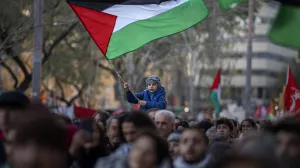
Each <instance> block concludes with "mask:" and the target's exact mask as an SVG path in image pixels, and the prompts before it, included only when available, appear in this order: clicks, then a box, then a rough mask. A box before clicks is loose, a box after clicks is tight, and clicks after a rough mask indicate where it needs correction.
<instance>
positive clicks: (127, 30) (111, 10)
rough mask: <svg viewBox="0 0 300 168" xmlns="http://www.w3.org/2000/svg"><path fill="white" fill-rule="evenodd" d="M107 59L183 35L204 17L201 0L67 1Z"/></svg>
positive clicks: (206, 11) (206, 13)
mask: <svg viewBox="0 0 300 168" xmlns="http://www.w3.org/2000/svg"><path fill="white" fill-rule="evenodd" d="M68 3H69V5H70V6H71V7H72V9H73V10H74V12H75V13H76V14H77V16H78V17H79V19H80V20H81V22H82V23H83V25H84V26H85V28H86V29H87V31H88V32H89V33H90V35H91V36H92V38H93V39H94V41H95V43H96V44H97V45H98V47H99V48H100V50H101V51H102V53H103V54H104V55H105V56H106V58H107V59H114V58H117V57H119V56H121V55H123V54H125V53H127V52H130V51H134V50H136V49H138V48H139V47H142V46H143V45H145V44H146V43H148V42H150V41H153V40H155V39H158V38H161V37H165V36H169V35H172V34H175V33H178V32H180V31H183V30H185V29H187V28H189V27H191V26H193V25H195V24H197V23H198V22H200V21H202V20H204V19H205V18H206V16H207V15H208V9H207V7H206V5H205V3H204V2H203V0H68Z"/></svg>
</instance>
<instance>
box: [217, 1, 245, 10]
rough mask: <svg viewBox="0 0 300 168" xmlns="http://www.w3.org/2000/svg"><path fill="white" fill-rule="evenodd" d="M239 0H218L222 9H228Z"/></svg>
mask: <svg viewBox="0 0 300 168" xmlns="http://www.w3.org/2000/svg"><path fill="white" fill-rule="evenodd" d="M240 1H241V0H219V4H220V6H221V8H222V9H225V10H227V9H229V8H232V7H234V6H235V5H237V4H238V3H239V2H240Z"/></svg>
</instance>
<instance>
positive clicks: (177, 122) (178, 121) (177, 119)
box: [174, 117, 182, 130]
mask: <svg viewBox="0 0 300 168" xmlns="http://www.w3.org/2000/svg"><path fill="white" fill-rule="evenodd" d="M181 121H182V120H181V119H180V118H179V117H175V122H174V130H176V129H177V128H178V126H179V124H180V123H181Z"/></svg>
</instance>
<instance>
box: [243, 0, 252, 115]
mask: <svg viewBox="0 0 300 168" xmlns="http://www.w3.org/2000/svg"><path fill="white" fill-rule="evenodd" d="M248 18H249V23H248V46H247V69H246V88H245V107H246V114H247V117H249V115H250V108H251V76H252V54H253V51H252V48H253V47H252V39H253V30H254V0H249V7H248Z"/></svg>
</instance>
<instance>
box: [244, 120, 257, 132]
mask: <svg viewBox="0 0 300 168" xmlns="http://www.w3.org/2000/svg"><path fill="white" fill-rule="evenodd" d="M257 130H258V127H257V125H256V123H255V121H253V120H252V119H245V120H244V121H243V122H242V123H241V128H240V131H241V133H243V135H245V134H247V133H248V132H251V131H257Z"/></svg>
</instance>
